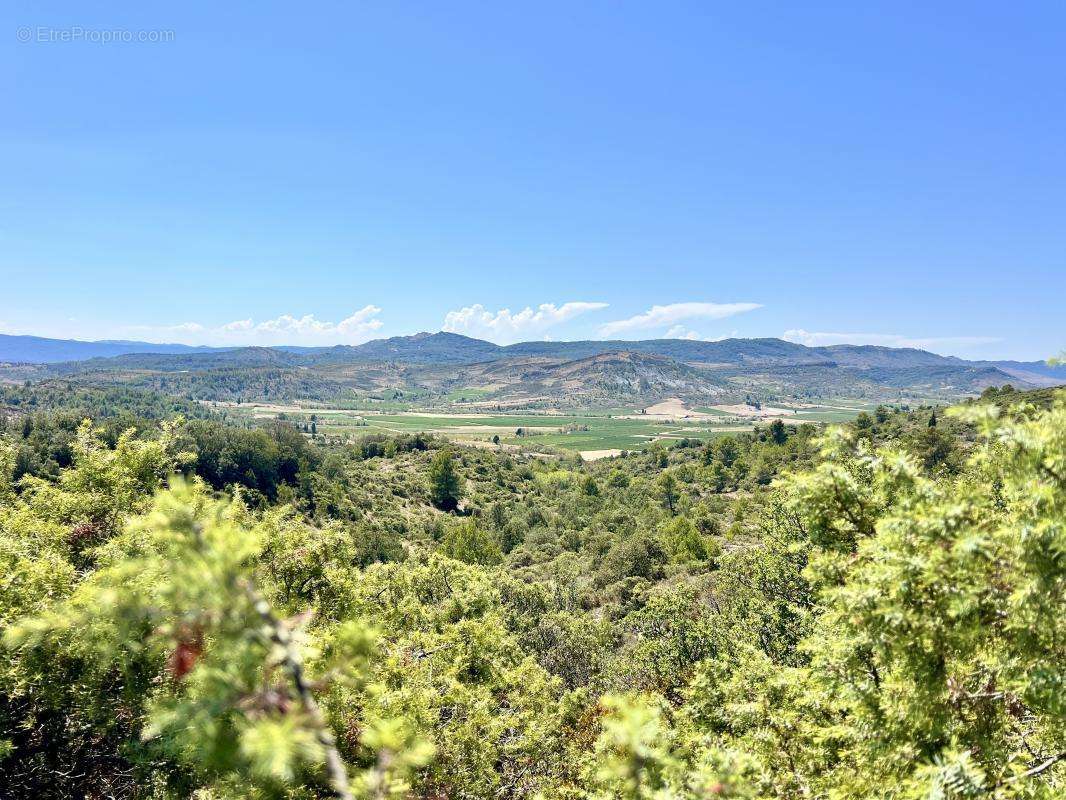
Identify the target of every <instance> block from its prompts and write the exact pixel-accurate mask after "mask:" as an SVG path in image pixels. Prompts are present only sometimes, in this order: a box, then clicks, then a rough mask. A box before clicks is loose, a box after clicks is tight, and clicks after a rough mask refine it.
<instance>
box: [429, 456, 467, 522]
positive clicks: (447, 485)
mask: <svg viewBox="0 0 1066 800" xmlns="http://www.w3.org/2000/svg"><path fill="white" fill-rule="evenodd" d="M429 497H430V500H431V501H432V503H433V505H435V506H436V507H437V508H439V509H441V510H442V511H454V510H455V509H456V508H458V507H459V501H460V500H461V499H462V488H461V484H460V479H459V474H458V472H456V469H455V459H454V458H452V454H451V451H450V450H447V449H444V450H438V451H437V454H436V455H435V456H433V461H432V462H430V465H429Z"/></svg>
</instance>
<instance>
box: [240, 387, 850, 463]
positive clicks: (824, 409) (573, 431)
mask: <svg viewBox="0 0 1066 800" xmlns="http://www.w3.org/2000/svg"><path fill="white" fill-rule="evenodd" d="M477 391H478V390H471V389H460V390H456V392H453V393H452V394H453V395H455V397H454V398H452V399H453V400H454V401H459V400H461V399H462V398H464V397H465V398H467V399H468V400H471V399H474V396H475V394H476V393H477ZM396 405H399V404H393V403H389V404H383V403H381V402H373V403H366V404H364V407H362V408H352V409H347V408H312V407H307V408H303V409H300V410H298V411H297V410H287V411H285V412H279V413H274V411H275V409H272V408H271V407H270V406H256V405H247V406H241V407H240V410H239V411H237V410H236V409H231V411H232V412H234V413H237V414H240V415H243V416H246V417H247V418H249V419H256V420H260V421H262V420H264V419H269V418H271V417H274V416H281V413H284V417H285V418H287V419H289V420H291V421H293V422H295V423H297V424H299V425H304V424H309V423H310V420H311V415H312V414H313V415H314V416H315V422H316V425H317V430H318V432H319V433H320V434H326V435H330V436H360V435H366V434H369V433H388V434H396V433H419V432H425V433H432V434H435V435H438V436H444V437H447V438H451V439H454V440H456V441H464V440H465V441H470V440H480V441H486V442H487V441H491V440H492V438H493V437H494V436H499V437H500V441H501V442H502V443H504V444H507V445H515V446H519V447H522V446H526V447H535V446H539V447H554V448H559V449H563V450H572V451H588V450H639V449H642V448H644V447H646V446H647V445H648V444H649V443H650V442H652V441H655V440H657V439H664V440H678V439H682V438H686V437H687V438H690V439H691V438H697V439H705V438H709V437H713V436H719V435H722V434H723V433H728V432H734V431H744V430H750V429H751V428H752V426H753V425H754V424H756V423H755V421H754V420H746V419H741V418H738V417H736V416H731V415H729V414H728V412H723V411H722V410H721V409H715V408H706V409H699V410H700V411H704V412H706V413H716V414H722V418H721V419H720V420H715V419H699V420H683V421H664V420H661V419H641V418H633V417H632V416H629V415H632V413H633V410H632V409H626V408H618V409H611V412H612V413H613V414H614V416H611V415H609V414H608V413H605V412H604V411H600V412H598V413H590V414H531V413H514V414H507V413H493V414H480V413H477V414H475V413H470V412H467V413H463V412H459V411H456V412H454V413H446V412H439V413H438V412H436V411H427V412H417V411H414V410H408V409H404V410H402V411H401V410H400V409H396V408H395V406H396ZM383 406H392V407H391V408H389V407H386V408H383ZM778 406H779V407H781V408H786V409H789V410H794V411H796V412H797V413H796V414H795V417H794V421H795V424H803V423H806V422H809V423H814V424H819V423H834V422H845V421H847V420H850V419H853V418H854V417H855V415H856V414H857V413H858V412H857V411H856V409H857V408H858V405H855V406H847V405H846V404H845V403H844V402H841V403H840V404H839V405H838V404H835V403H825V404H823V405H818V406H812V407H803V406H800V405H793V404H789V403H779V404H778ZM397 411H399V413H396V412H397ZM383 412H386V413H383ZM388 412H392V413H388ZM519 429H521V430H522V432H523V434H522V435H518V433H517V432H518V430H519Z"/></svg>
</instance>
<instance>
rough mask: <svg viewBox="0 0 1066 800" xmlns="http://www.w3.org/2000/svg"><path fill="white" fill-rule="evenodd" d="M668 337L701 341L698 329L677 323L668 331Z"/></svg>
mask: <svg viewBox="0 0 1066 800" xmlns="http://www.w3.org/2000/svg"><path fill="white" fill-rule="evenodd" d="M666 338H667V339H691V340H692V341H699V340H700V338H701V337H700V335H699V334H698V333H696V331H690V330H689V329H688V328H686V327H685V326H684V325H675V326H674V327H672V328H671V329H670V330H668V331H667V332H666Z"/></svg>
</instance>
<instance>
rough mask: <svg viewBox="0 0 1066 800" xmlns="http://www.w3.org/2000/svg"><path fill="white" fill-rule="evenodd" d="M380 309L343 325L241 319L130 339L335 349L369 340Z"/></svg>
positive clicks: (137, 332) (157, 329)
mask: <svg viewBox="0 0 1066 800" xmlns="http://www.w3.org/2000/svg"><path fill="white" fill-rule="evenodd" d="M380 313H381V309H380V308H378V307H377V306H375V305H367V306H364V307H363V308H361V309H359V310H358V311H356V312H355V313H354V314H352V315H351V316H350V317H347V318H345V319H342V320H341V321H340V322H329V321H327V320H320V319H315V316H314V315H313V314H305V315H304V316H302V317H294V316H292V315H291V314H282V315H281V316H280V317H276V318H274V319H268V320H264V321H262V322H255V321H254V320H252V319H239V320H234V321H233V322H227V323H225V324H224V325H218V326H215V327H209V326H206V325H201V324H200V323H198V322H183V323H182V324H180V325H167V326H149V325H142V326H135V327H131V328H128V329H127V333H128V335H131V336H136V337H139V338H143V339H146V340H150V341H156V342H179V343H182V344H210V345H283V344H287V345H334V344H360V343H362V342H365V341H367V340H368V339H370V338H371V337H372V336H373V334H374V333H375V332H376V331H377V330H378V329H379V328H380V327H381V326H382V324H383V323H382V322H381V320H380V319H378V318H377V316H378V314H380Z"/></svg>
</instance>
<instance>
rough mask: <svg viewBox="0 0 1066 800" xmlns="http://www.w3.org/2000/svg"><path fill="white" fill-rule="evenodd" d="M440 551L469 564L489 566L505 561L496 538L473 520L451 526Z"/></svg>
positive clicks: (442, 541)
mask: <svg viewBox="0 0 1066 800" xmlns="http://www.w3.org/2000/svg"><path fill="white" fill-rule="evenodd" d="M440 550H441V552H442V553H444V555H446V556H449V557H450V558H455V559H458V560H459V561H464V562H466V563H467V564H482V565H485V566H489V565H492V564H499V563H500V561H502V560H503V553H502V552H501V551H500V543H499V542H498V541H497V540H496V537H495V536H493V535H492V534H491V533H488V532H487V531H485V530H483V529H481V528H480V527H478V525H477V523H476V522H475V521H474V520H472V519H466V520H463V521H462V522H457V523H455V524H454V525H451V526H450V527H449V528H448V532H447V533H446V534H445V535H444V539H443V540H441V545H440Z"/></svg>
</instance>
